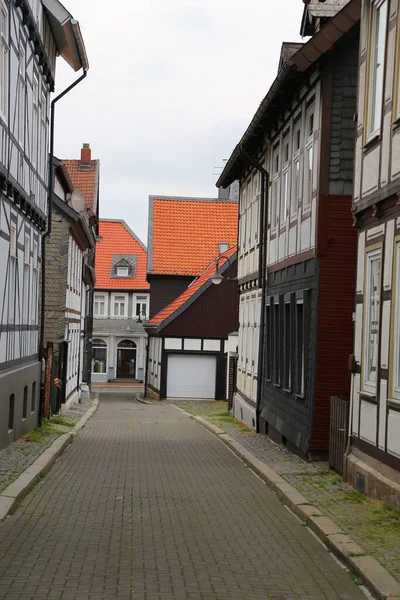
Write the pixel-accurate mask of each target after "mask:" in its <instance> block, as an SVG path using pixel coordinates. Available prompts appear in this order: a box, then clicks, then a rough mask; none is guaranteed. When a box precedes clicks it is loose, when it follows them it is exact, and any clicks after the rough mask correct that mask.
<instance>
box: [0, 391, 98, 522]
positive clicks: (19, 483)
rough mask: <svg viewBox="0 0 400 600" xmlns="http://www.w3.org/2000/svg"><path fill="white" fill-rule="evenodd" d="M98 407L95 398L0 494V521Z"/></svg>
mask: <svg viewBox="0 0 400 600" xmlns="http://www.w3.org/2000/svg"><path fill="white" fill-rule="evenodd" d="M98 406H99V400H98V398H97V397H95V399H94V401H93V404H92V406H91V407H90V408H89V410H88V411H87V412H86V413H85V414H84V415H83V417H82V418H81V419H80V420H79V421H78V423H77V424H76V425H75V426H74V427H73V428H72V429H71V431H70V432H68V433H63V434H62V435H60V436H58V438H57V439H56V440H54V442H53V443H52V444H51V445H50V446H49V447H48V448H46V450H45V451H44V452H42V454H41V455H40V456H39V457H38V458H37V459H36V460H35V462H34V463H32V464H31V465H30V466H29V467H28V468H27V469H25V471H24V472H23V473H21V475H19V476H18V477H17V479H15V481H13V482H12V483H10V485H9V486H7V487H6V488H5V489H4V490H3V491H2V492H1V493H0V521H3V519H5V518H6V516H7V515H8V514H9V513H10V512H11V511H12V509H13V508H14V507H15V505H16V504H17V503H18V502H19V501H20V500H21V499H22V498H23V497H24V496H26V494H27V493H28V492H29V490H30V489H31V487H32V486H34V485H35V483H36V482H37V481H39V479H40V478H41V477H42V474H43V473H47V471H49V469H50V468H51V467H52V465H53V464H54V463H55V462H56V460H57V459H58V458H59V457H60V456H61V454H62V453H63V452H64V450H65V449H66V448H67V447H68V446H69V445H70V444H71V442H72V441H73V439H74V437H75V436H76V435H77V434H78V433H79V432H80V431H81V429H82V428H83V427H84V426H85V424H86V423H87V421H88V419H90V417H91V416H92V415H93V413H94V412H95V411H96V410H97V408H98Z"/></svg>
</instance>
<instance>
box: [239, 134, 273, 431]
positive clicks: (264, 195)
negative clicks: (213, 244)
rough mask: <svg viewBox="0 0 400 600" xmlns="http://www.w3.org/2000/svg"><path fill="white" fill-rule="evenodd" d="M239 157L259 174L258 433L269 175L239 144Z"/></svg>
mask: <svg viewBox="0 0 400 600" xmlns="http://www.w3.org/2000/svg"><path fill="white" fill-rule="evenodd" d="M239 157H240V158H242V159H243V160H244V161H245V162H246V163H247V164H248V165H251V166H252V167H254V168H255V169H257V171H259V173H261V190H260V214H259V232H260V241H259V254H258V287H259V288H261V307H260V331H259V338H258V365H257V398H256V432H257V433H260V412H261V392H262V380H263V370H264V343H263V342H264V324H265V323H264V322H265V297H266V291H267V281H266V268H267V244H266V242H267V235H266V234H267V228H266V227H264V221H265V215H267V216H268V190H269V173H268V171H267V170H266V169H264V167H263V166H262V165H260V163H258V162H257V161H256V160H254V159H253V158H252V157H251V156H250V155H249V154H248V153H247V152H246V151H245V150H243V148H242V145H241V144H239Z"/></svg>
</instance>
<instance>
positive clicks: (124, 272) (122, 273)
mask: <svg viewBox="0 0 400 600" xmlns="http://www.w3.org/2000/svg"><path fill="white" fill-rule="evenodd" d="M117 277H129V267H117Z"/></svg>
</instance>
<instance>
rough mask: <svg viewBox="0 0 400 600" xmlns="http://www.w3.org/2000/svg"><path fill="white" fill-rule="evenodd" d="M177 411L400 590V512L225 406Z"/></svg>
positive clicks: (195, 406) (190, 405)
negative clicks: (259, 468)
mask: <svg viewBox="0 0 400 600" xmlns="http://www.w3.org/2000/svg"><path fill="white" fill-rule="evenodd" d="M177 406H178V407H179V408H181V409H183V410H184V411H186V412H187V413H189V414H190V415H195V416H198V417H201V418H203V419H205V420H206V421H208V422H210V423H213V424H214V425H216V426H218V427H219V428H220V429H221V430H223V432H225V434H227V435H228V436H229V437H230V438H233V440H235V442H239V443H240V444H241V446H243V447H244V448H245V449H246V450H247V451H248V452H249V453H251V454H252V455H253V456H254V457H255V458H256V459H258V460H259V461H262V463H264V464H265V465H266V466H267V467H269V468H270V469H272V470H273V472H275V473H276V474H277V475H279V476H280V477H281V478H282V479H283V480H284V481H285V482H287V483H288V484H290V485H291V486H293V487H294V488H295V490H297V491H298V492H299V494H301V496H302V497H304V498H305V499H306V500H307V503H309V504H310V505H313V506H314V507H316V508H317V509H319V511H321V513H322V514H323V515H325V516H329V517H330V518H331V519H332V520H333V521H334V523H335V524H336V525H338V526H339V527H340V529H341V530H342V532H343V533H345V534H347V535H348V536H350V537H351V538H352V539H353V540H354V541H356V542H357V544H359V545H360V546H362V548H359V549H358V550H357V548H354V551H353V552H349V555H352V556H356V555H358V554H360V556H363V557H364V558H367V556H364V555H366V554H369V555H370V556H372V557H374V558H375V559H376V560H377V561H378V562H379V563H380V564H381V565H382V566H383V567H384V568H385V569H386V570H387V571H388V572H389V573H390V574H391V575H392V576H393V577H394V578H395V579H396V580H397V581H398V582H399V589H400V542H399V540H400V511H396V510H392V509H390V508H388V507H387V506H385V505H384V504H383V503H381V502H378V501H374V500H371V499H369V498H367V497H365V496H363V495H362V494H360V493H359V492H357V491H356V490H354V489H353V488H352V487H350V486H349V485H347V484H346V483H344V482H343V480H342V478H341V477H340V476H339V475H337V474H335V473H334V472H333V471H330V470H329V468H328V465H327V464H326V463H316V464H315V463H307V462H305V461H303V460H302V459H301V458H299V457H297V456H296V455H294V454H292V453H291V452H289V451H288V450H287V449H286V448H285V447H284V446H279V445H278V444H275V443H274V442H272V441H271V440H270V439H269V438H267V437H266V436H263V435H259V434H256V433H254V432H253V431H252V430H251V429H249V428H248V427H246V426H245V425H244V424H243V423H241V422H239V421H236V420H235V419H233V418H232V417H231V416H230V414H229V413H228V411H227V403H226V402H214V403H212V404H210V403H209V402H199V401H197V402H184V403H180V404H178V405H177ZM215 433H216V434H217V435H218V433H217V432H215ZM222 439H223V438H222ZM225 441H226V440H225ZM228 445H229V443H228ZM285 485H286V484H285ZM304 498H303V500H304ZM302 504H303V506H304V504H305V503H304V502H302ZM309 508H311V507H309ZM359 551H360V552H359ZM380 597H385V594H382V595H381V596H380Z"/></svg>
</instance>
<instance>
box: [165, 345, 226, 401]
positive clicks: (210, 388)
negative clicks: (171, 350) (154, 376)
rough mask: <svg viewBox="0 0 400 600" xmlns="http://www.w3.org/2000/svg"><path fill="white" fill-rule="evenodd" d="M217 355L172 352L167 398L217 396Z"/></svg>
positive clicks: (169, 360) (169, 359)
mask: <svg viewBox="0 0 400 600" xmlns="http://www.w3.org/2000/svg"><path fill="white" fill-rule="evenodd" d="M216 371H217V357H216V356H200V355H183V354H170V355H169V356H168V373H167V398H211V399H214V398H215V377H216Z"/></svg>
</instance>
